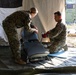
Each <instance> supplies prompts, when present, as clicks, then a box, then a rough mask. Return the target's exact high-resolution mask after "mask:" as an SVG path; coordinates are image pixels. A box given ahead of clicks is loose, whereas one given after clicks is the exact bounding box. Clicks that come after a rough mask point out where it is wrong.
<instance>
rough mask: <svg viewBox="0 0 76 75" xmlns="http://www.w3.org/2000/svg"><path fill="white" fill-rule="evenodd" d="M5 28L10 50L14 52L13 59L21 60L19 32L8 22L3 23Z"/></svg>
mask: <svg viewBox="0 0 76 75" xmlns="http://www.w3.org/2000/svg"><path fill="white" fill-rule="evenodd" d="M3 28H4V30H5V33H6V35H7V38H8V42H9V45H10V48H11V50H12V54H13V57H14V58H15V59H20V58H21V54H20V44H19V40H18V34H17V30H16V28H15V26H14V24H13V23H12V24H10V23H8V22H3Z"/></svg>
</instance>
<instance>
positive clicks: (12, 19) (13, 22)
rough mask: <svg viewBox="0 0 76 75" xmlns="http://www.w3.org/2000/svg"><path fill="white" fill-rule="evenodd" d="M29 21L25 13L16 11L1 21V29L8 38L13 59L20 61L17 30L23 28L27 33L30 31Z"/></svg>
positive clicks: (27, 14)
mask: <svg viewBox="0 0 76 75" xmlns="http://www.w3.org/2000/svg"><path fill="white" fill-rule="evenodd" d="M30 23H31V19H30V16H29V13H28V12H26V11H16V12H14V13H13V14H11V15H9V16H7V17H6V18H5V20H4V21H3V28H4V30H5V33H6V35H7V37H8V41H9V45H10V48H11V50H12V53H13V57H14V58H15V59H20V58H21V54H20V42H19V39H18V34H17V30H16V29H17V28H21V27H24V28H25V29H26V30H27V31H28V32H31V30H30Z"/></svg>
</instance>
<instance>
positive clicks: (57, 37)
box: [42, 11, 67, 53]
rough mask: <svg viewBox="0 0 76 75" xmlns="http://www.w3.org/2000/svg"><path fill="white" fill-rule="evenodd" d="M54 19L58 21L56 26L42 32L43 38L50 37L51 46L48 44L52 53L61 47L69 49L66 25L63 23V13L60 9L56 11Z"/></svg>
mask: <svg viewBox="0 0 76 75" xmlns="http://www.w3.org/2000/svg"><path fill="white" fill-rule="evenodd" d="M54 19H55V21H56V22H57V24H56V27H55V28H53V29H52V30H49V31H48V32H46V33H44V34H42V37H43V38H45V37H49V38H50V41H51V43H50V46H48V49H49V51H50V53H54V52H57V51H59V50H60V49H61V48H64V50H67V45H66V26H65V25H64V24H63V23H62V18H61V13H60V12H59V11H57V12H55V13H54Z"/></svg>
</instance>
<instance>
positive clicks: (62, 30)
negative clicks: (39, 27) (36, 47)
mask: <svg viewBox="0 0 76 75" xmlns="http://www.w3.org/2000/svg"><path fill="white" fill-rule="evenodd" d="M48 36H49V37H50V39H51V40H56V41H63V40H65V39H66V26H65V25H64V24H63V23H62V22H61V21H59V22H58V23H57V24H56V27H55V28H54V29H52V30H50V31H49V34H48Z"/></svg>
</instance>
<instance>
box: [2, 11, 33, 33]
mask: <svg viewBox="0 0 76 75" xmlns="http://www.w3.org/2000/svg"><path fill="white" fill-rule="evenodd" d="M31 22H32V20H31V18H30V15H29V12H27V11H16V12H14V13H12V14H11V15H9V16H7V17H6V19H5V20H4V21H3V25H4V24H7V27H9V28H12V29H13V28H21V27H24V28H25V29H26V30H27V31H29V32H32V31H31V26H30V25H31Z"/></svg>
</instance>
